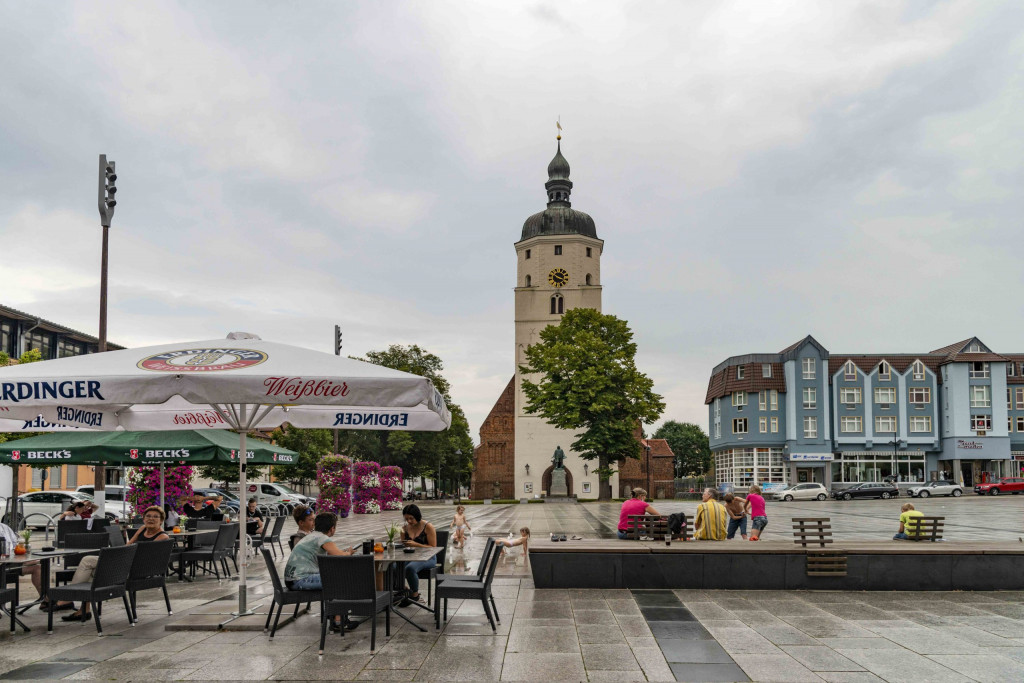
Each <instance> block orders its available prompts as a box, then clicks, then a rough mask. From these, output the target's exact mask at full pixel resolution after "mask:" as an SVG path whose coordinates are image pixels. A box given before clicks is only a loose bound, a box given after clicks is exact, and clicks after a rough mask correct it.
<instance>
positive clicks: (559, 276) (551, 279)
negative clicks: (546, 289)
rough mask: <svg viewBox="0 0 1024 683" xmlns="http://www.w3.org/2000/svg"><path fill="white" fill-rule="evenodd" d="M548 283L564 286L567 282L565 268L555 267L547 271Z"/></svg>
mask: <svg viewBox="0 0 1024 683" xmlns="http://www.w3.org/2000/svg"><path fill="white" fill-rule="evenodd" d="M548 284H549V285H551V286H552V287H564V286H565V285H567V284H569V272H568V271H567V270H566V269H565V268H555V269H554V270H552V271H551V272H550V273H548Z"/></svg>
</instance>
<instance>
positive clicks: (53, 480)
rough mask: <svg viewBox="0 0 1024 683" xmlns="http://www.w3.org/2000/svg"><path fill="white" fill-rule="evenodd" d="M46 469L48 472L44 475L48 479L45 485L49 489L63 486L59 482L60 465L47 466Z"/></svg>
mask: <svg viewBox="0 0 1024 683" xmlns="http://www.w3.org/2000/svg"><path fill="white" fill-rule="evenodd" d="M47 469H48V470H49V474H48V475H46V476H47V478H48V479H49V480H50V481H49V482H48V483H47V487H48V488H49V489H51V490H54V489H62V488H64V484H63V483H61V476H60V475H61V467H60V465H57V466H55V467H49V468H47Z"/></svg>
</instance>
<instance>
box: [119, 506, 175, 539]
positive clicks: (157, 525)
mask: <svg viewBox="0 0 1024 683" xmlns="http://www.w3.org/2000/svg"><path fill="white" fill-rule="evenodd" d="M165 519H167V517H166V515H165V514H164V511H163V510H161V509H160V508H158V507H157V506H156V505H153V506H150V507H148V508H146V511H145V512H143V513H142V527H141V528H140V529H139V530H138V531H136V532H135V534H134V535H133V536H132V537H131V538H130V539H128V545H131V544H132V543H145V542H147V541H169V540H171V537H170V536H168V535H167V534H165V533H164V520H165Z"/></svg>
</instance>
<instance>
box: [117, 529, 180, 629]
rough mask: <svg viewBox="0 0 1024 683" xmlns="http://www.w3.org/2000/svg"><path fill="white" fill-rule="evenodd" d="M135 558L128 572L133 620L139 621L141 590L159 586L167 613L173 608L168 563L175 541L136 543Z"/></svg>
mask: <svg viewBox="0 0 1024 683" xmlns="http://www.w3.org/2000/svg"><path fill="white" fill-rule="evenodd" d="M135 547H136V548H138V550H136V551H135V560H134V561H133V562H132V570H131V573H129V574H128V583H127V584H126V587H127V588H128V601H129V602H130V603H131V606H132V621H133V622H135V623H138V621H139V611H138V609H137V608H136V604H137V600H136V595H137V594H138V592H139V591H144V590H150V589H152V588H159V589H160V590H162V591H163V592H164V604H166V605H167V613H168V614H174V612H173V611H172V610H171V598H170V597H169V596H168V595H167V565H168V564H169V563H170V561H171V551H172V550H173V549H174V541H172V540H170V539H168V540H166V541H146V542H143V543H135Z"/></svg>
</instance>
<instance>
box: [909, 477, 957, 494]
mask: <svg viewBox="0 0 1024 683" xmlns="http://www.w3.org/2000/svg"><path fill="white" fill-rule="evenodd" d="M907 493H909V494H910V495H911V496H912V497H914V498H928V497H929V496H953V497H954V498H959V497H960V496H962V495H963V493H964V487H963V486H961V485H960V484H958V483H956V482H955V481H945V480H941V479H940V480H939V481H930V482H928V483H927V484H922V485H920V486H911V487H910V488H908V489H907Z"/></svg>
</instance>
